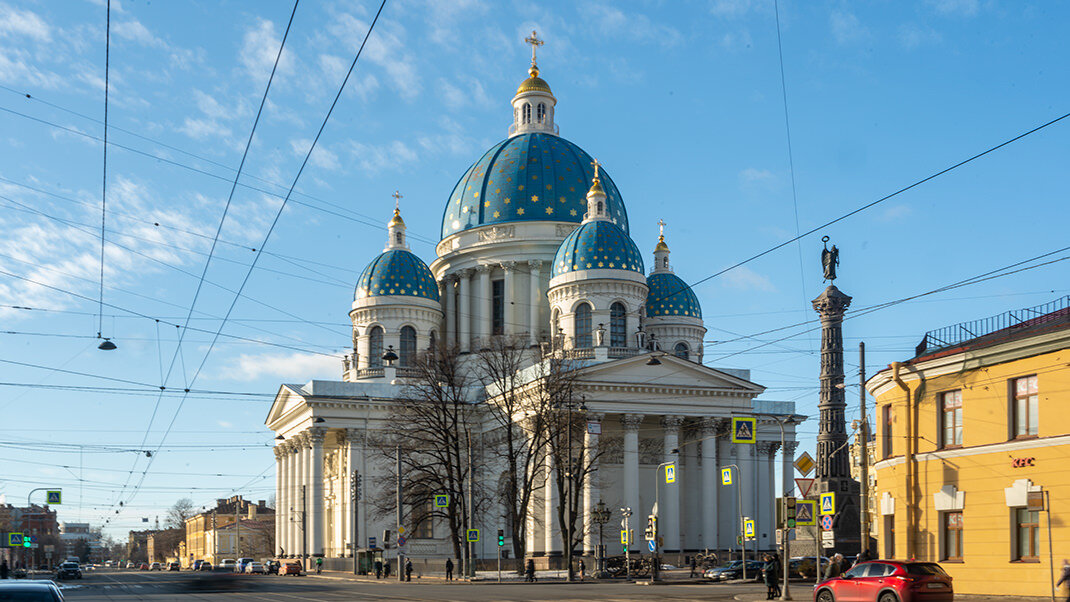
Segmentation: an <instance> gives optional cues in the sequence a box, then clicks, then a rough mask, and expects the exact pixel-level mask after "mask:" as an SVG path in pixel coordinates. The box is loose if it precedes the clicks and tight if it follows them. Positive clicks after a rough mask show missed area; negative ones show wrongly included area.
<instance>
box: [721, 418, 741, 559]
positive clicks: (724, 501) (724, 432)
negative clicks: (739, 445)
mask: <svg viewBox="0 0 1070 602" xmlns="http://www.w3.org/2000/svg"><path fill="white" fill-rule="evenodd" d="M726 422H727V421H724V422H721V423H720V424H719V425H718V426H719V428H718V435H719V436H718V437H717V462H718V467H723V466H727V465H729V464H733V463H735V458H734V457H733V452H734V451H735V448H736V446H735V445H733V444H732V442H731V441H730V440H729V438H728V427H727V424H726ZM738 476H739V475H738V474H734V475H733V479H735V482H734V483H733V484H732V485H722V486H721V487H720V488H719V489H718V490H717V508H718V512H717V519H718V525H717V531H718V536H719V539H718V542H719V544H718V546H717V547H718V549H721V550H727V549H731V548H733V546H735V541H736V536H737V535H739V503H738V501H737V500H738V499H739V498H738V497H737V495H738V494H737V493H736V487H738V486H739V479H738V478H737V477H738ZM737 549H738V547H737Z"/></svg>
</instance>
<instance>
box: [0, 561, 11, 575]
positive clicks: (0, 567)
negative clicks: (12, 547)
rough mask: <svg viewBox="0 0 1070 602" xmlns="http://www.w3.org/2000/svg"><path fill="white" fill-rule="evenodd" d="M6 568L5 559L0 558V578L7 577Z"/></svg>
mask: <svg viewBox="0 0 1070 602" xmlns="http://www.w3.org/2000/svg"><path fill="white" fill-rule="evenodd" d="M8 570H9V569H8V566H7V559H4V560H0V579H7V573H8Z"/></svg>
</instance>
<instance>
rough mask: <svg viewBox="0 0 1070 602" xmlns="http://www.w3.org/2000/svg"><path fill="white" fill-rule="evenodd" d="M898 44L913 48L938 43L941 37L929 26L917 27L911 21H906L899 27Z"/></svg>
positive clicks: (909, 48) (908, 48)
mask: <svg viewBox="0 0 1070 602" xmlns="http://www.w3.org/2000/svg"><path fill="white" fill-rule="evenodd" d="M897 37H898V39H899V44H900V45H902V46H903V48H906V49H907V50H913V49H915V48H917V47H919V46H924V45H926V44H939V43H940V41H941V40H943V38H942V37H941V36H940V34H939V33H938V32H937V31H936V30H935V29H933V28H931V27H919V26H917V25H914V24H913V23H907V24H906V25H903V26H902V27H900V28H899V34H898V36H897Z"/></svg>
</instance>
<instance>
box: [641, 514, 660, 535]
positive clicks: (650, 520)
mask: <svg viewBox="0 0 1070 602" xmlns="http://www.w3.org/2000/svg"><path fill="white" fill-rule="evenodd" d="M657 525H658V518H657V517H656V516H654V515H653V514H651V515H649V516H647V517H646V532H644V533H643V536H644V537H645V538H646V540H647V541H654V536H655V533H657Z"/></svg>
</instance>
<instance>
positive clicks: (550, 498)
mask: <svg viewBox="0 0 1070 602" xmlns="http://www.w3.org/2000/svg"><path fill="white" fill-rule="evenodd" d="M546 472H547V475H546V479H547V480H546V486H545V487H543V489H542V490H543V492H545V494H546V497H545V502H546V506H545V508H544V510H545V514H544V517H543V521H544V522H545V525H546V527H545V529H544V531H543V536H544V537H545V543H544V544H543V550H545V552H546V555H547V556H551V555H553V556H560V555H561V554H562V552H563V551H564V546H563V545H562V541H561V523H559V522H558V520H557V504H558V500H559V498H560V493H561V492H560V491H558V489H557V466H556V464H555V463H554V461H553V456H552V455H550V454H547V457H546Z"/></svg>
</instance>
